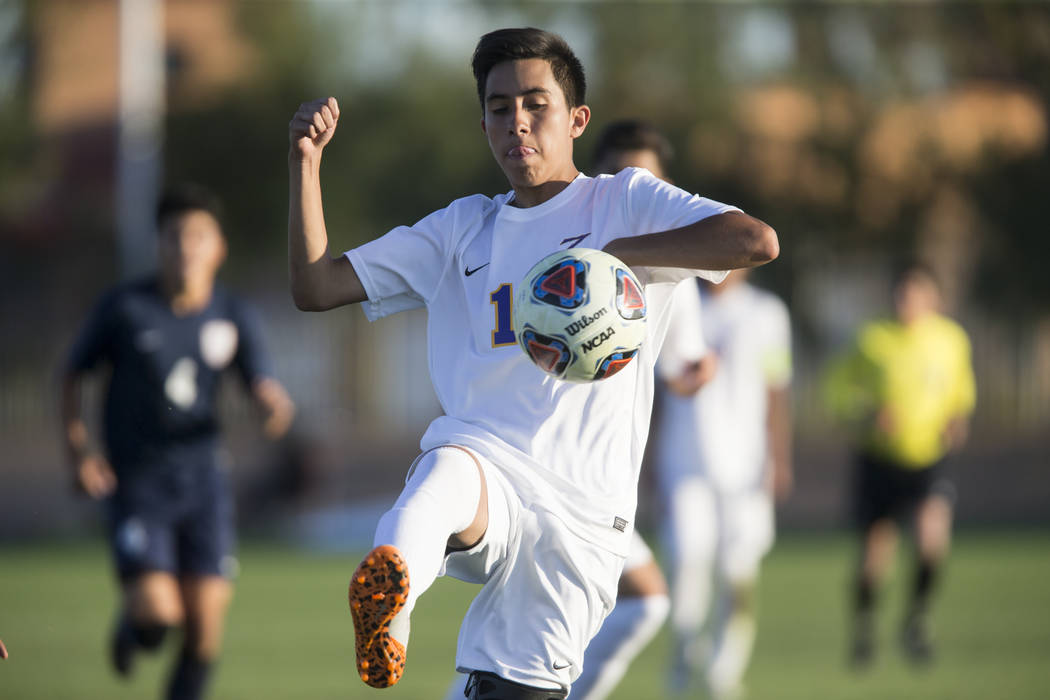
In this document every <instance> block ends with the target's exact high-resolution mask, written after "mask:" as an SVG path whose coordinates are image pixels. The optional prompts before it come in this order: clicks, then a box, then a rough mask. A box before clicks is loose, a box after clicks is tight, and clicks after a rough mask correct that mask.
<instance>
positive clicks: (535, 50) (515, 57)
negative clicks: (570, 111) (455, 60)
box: [471, 27, 587, 110]
mask: <svg viewBox="0 0 1050 700" xmlns="http://www.w3.org/2000/svg"><path fill="white" fill-rule="evenodd" d="M528 58H541V59H543V60H544V61H547V62H548V63H550V66H551V72H553V73H554V79H555V80H556V81H557V83H558V85H559V86H560V87H561V90H562V92H563V93H565V101H566V102H568V104H569V107H579V106H580V105H582V104H584V101H585V99H586V95H587V80H586V78H585V77H584V75H583V64H582V63H580V59H578V58H576V54H575V53H573V51H572V49H571V48H570V47H569V44H568V43H566V41H565V39H562V38H561V37H560V36H558V35H557V34H554V33H552V32H548V31H544V30H543V29H535V28H533V27H524V28H520V29H497V30H496V31H494V32H489V33H488V34H486V35H485V36H483V37H481V39H479V40H478V45H477V47H475V49H474V58H473V59H472V60H471V67H472V68H473V70H474V79H475V80H476V81H477V83H478V100H479V101H480V102H481V108H482V109H483V110H484V109H485V81H487V80H488V77H489V72H490V71H491V70H492V69H493V67H494V66H496V65H498V64H500V63H503V62H504V61H520V60H524V59H528Z"/></svg>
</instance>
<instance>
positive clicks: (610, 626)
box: [572, 594, 671, 700]
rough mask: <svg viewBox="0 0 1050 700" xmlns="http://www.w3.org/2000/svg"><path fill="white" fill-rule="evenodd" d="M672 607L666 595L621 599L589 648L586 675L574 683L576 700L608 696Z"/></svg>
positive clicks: (584, 665)
mask: <svg viewBox="0 0 1050 700" xmlns="http://www.w3.org/2000/svg"><path fill="white" fill-rule="evenodd" d="M670 607H671V601H670V599H669V598H668V597H667V596H666V595H662V594H660V595H647V596H635V597H630V598H619V599H617V601H616V607H614V608H613V610H612V612H611V613H609V616H608V617H606V618H605V622H603V623H602V626H601V629H599V630H598V634H596V635H595V636H594V639H592V640H591V642H590V644H589V645H587V652H586V653H585V655H584V657H583V673H582V674H581V675H580V677H579V678H577V679H576V681H575V682H574V683H573V684H572V697H573V698H574V699H578V700H602V698H605V697H608V696H609V694H610V693H611V692H612V691H613V689H614V688H615V687H616V684H617V683H619V682H620V679H621V678H623V675H624V673H626V672H627V667H628V666H629V665H630V663H631V661H632V660H633V659H634V657H635V656H637V655H638V654H639V653H640V652H641V651H642V649H644V648H645V645H646V644H648V643H649V641H650V640H651V639H652V638H653V637H654V636H655V635H656V632H657V631H658V630H659V629H660V625H662V624H663V622H664V620H665V619H666V618H667V611H668V609H669V608H670Z"/></svg>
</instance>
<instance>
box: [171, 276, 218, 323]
mask: <svg viewBox="0 0 1050 700" xmlns="http://www.w3.org/2000/svg"><path fill="white" fill-rule="evenodd" d="M162 288H163V291H164V298H165V299H167V300H168V306H170V307H171V310H172V312H174V314H175V315H176V316H186V315H188V314H192V313H196V312H198V311H200V310H202V309H203V308H204V307H206V306H207V305H208V304H209V303H210V302H211V295H212V291H213V290H214V289H215V283H214V281H211V282H207V281H205V282H198V283H195V284H185V285H177V284H173V283H170V282H168V283H162Z"/></svg>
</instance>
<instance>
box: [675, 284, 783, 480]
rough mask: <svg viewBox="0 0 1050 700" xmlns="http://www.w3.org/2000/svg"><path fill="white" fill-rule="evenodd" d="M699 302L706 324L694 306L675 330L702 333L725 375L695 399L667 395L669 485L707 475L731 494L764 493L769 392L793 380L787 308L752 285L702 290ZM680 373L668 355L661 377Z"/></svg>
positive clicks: (680, 313) (678, 311)
mask: <svg viewBox="0 0 1050 700" xmlns="http://www.w3.org/2000/svg"><path fill="white" fill-rule="evenodd" d="M689 286H690V285H685V284H683V285H682V287H683V288H687V287H689ZM693 296H698V297H699V296H702V299H703V302H702V306H703V315H702V317H701V316H700V315H699V314H697V313H696V312H695V310H694V308H693V307H687V306H684V305H683V306H682V307H680V308H679V307H677V306H676V308H675V310H674V311H673V313H672V318H673V320H672V324H673V325H674V327H675V328H682V327H686V326H699V327H700V328H702V329H703V335H704V340H705V341H706V343H707V346H708V347H709V348H710V349H711V350H712V351H713V352H715V353H716V354H717V356H718V368H717V371H716V372H715V375H714V378H713V379H712V380H711V381H710V382H708V383H707V384H706V385H704V387H703V388H702V389H701V390H700V391H699V392H697V393H696V394H694V395H693V396H689V397H681V396H676V395H673V394H671V393H670V392H661V403H660V416H661V420H660V426H659V431H658V436H657V438H656V443H655V445H654V448H655V451H654V457H655V463H656V465H657V469H658V470H659V472H660V477H661V482H662V483H664V484H665V486H666V485H668V484H672V483H676V477H678V476H682V475H685V474H700V475H703V476H704V477H705V478H707V479H709V480H710V481H711V482H712V483H713V485H714V486H715V488H717V489H719V490H721V491H723V492H740V491H745V490H748V489H756V488H762V487H763V480H764V477H765V473H766V468H767V465H768V460H769V445H768V430H767V420H768V407H769V404H768V390H769V389H771V388H774V389H776V388H783V387H785V386H787V384H788V383H789V382H790V381H791V329H790V323H789V319H788V312H787V308H786V307H785V306H784V303H783V302H782V301H780V299H778V298H777V297H776V296H774V295H773V294H770V293H768V292H765V291H762V290H760V289H758V288H756V287H753V286H752V285H750V284H746V283H744V284H739V285H737V286H735V287H732V288H730V289H726V290H725V291H723V292H722V293H720V294H711V293H706V292H705V293H703V294H702V295H701V294H700V293H699V292H698V291H697V290H696V289H695V287H694V289H693ZM679 366H680V361H678V360H677V359H676V358H674V357H667V358H665V357H663V356H661V358H660V362H659V365H658V373H659V374H660V375H661V376H669V375H671V374H672V373H673V372H674V371H676V370H677V369H678V367H679ZM672 488H673V487H672Z"/></svg>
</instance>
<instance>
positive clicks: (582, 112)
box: [569, 105, 591, 139]
mask: <svg viewBox="0 0 1050 700" xmlns="http://www.w3.org/2000/svg"><path fill="white" fill-rule="evenodd" d="M569 117H570V119H571V120H572V121H571V124H570V129H569V135H570V136H572V138H574V139H576V138H579V137H580V136H581V135H582V134H583V132H584V129H586V128H587V125H588V124H589V123H590V121H591V108H590V107H588V106H587V105H580V106H579V107H573V108H572V112H571V114H570V115H569Z"/></svg>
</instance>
